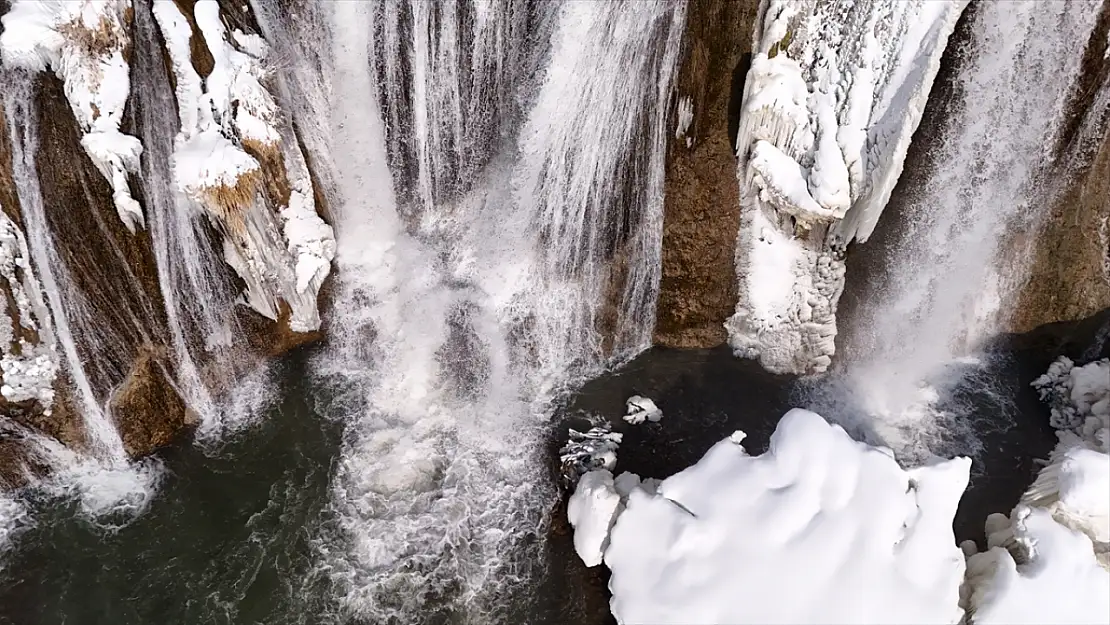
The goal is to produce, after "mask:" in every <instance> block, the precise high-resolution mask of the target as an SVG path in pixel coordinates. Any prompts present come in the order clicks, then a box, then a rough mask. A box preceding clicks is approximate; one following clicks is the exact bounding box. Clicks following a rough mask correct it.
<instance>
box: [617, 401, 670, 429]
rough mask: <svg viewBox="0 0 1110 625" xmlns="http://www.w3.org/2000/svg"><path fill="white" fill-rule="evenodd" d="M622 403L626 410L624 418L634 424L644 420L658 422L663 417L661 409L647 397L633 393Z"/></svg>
mask: <svg viewBox="0 0 1110 625" xmlns="http://www.w3.org/2000/svg"><path fill="white" fill-rule="evenodd" d="M624 404H625V409H626V411H627V414H625V415H624V420H625V421H627V422H629V423H632V424H634V425H635V424H639V423H643V422H644V420H647V421H651V422H652V423H658V422H659V420H660V419H662V418H663V411H662V410H660V409H659V406H656V405H655V402H653V401H651V399H649V398H647V397H641V396H639V395H633V396H632V397H629V398H628V399H627V400H625V402H624Z"/></svg>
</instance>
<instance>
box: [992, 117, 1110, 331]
mask: <svg viewBox="0 0 1110 625" xmlns="http://www.w3.org/2000/svg"><path fill="white" fill-rule="evenodd" d="M1107 307H1110V128H1108V131H1107V133H1106V135H1105V137H1104V139H1103V141H1102V145H1101V146H1100V147H1099V150H1098V153H1097V155H1096V156H1095V159H1094V162H1093V163H1091V165H1090V167H1088V168H1087V169H1086V171H1085V172H1082V173H1080V174H1079V175H1078V176H1077V177H1076V178H1075V179H1074V181H1073V182H1072V184H1069V185H1068V186H1067V190H1066V191H1065V192H1064V194H1063V195H1062V197H1060V198H1059V200H1057V201H1056V202H1055V203H1054V204H1053V207H1052V212H1051V213H1050V214H1049V215H1048V216H1047V218H1046V219H1045V222H1044V225H1043V227H1042V229H1041V231H1040V232H1039V234H1037V236H1036V238H1035V239H1034V243H1033V255H1032V266H1031V267H1030V271H1029V277H1028V280H1027V281H1026V283H1025V286H1024V288H1022V290H1021V291H1020V293H1019V296H1018V300H1017V306H1016V307H1015V311H1014V315H1013V317H1012V318H1011V320H1010V324H1009V325H1010V329H1011V330H1012V331H1014V332H1025V331H1028V330H1030V329H1032V328H1035V327H1037V326H1039V325H1042V324H1045V323H1051V322H1054V321H1071V320H1076V319H1082V318H1084V317H1086V316H1088V315H1090V314H1092V313H1094V312H1095V311H1098V310H1101V309H1103V308H1107Z"/></svg>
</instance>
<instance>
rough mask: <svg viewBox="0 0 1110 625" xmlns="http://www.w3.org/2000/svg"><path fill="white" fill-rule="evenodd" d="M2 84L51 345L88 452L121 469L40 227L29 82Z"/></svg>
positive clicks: (71, 306) (77, 308)
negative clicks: (49, 315)
mask: <svg viewBox="0 0 1110 625" xmlns="http://www.w3.org/2000/svg"><path fill="white" fill-rule="evenodd" d="M3 83H4V109H5V111H6V113H7V115H6V118H7V123H8V132H9V135H10V136H11V137H12V175H13V178H14V181H15V185H16V189H17V191H18V193H19V202H20V209H21V212H22V215H23V218H24V220H25V221H26V232H27V238H28V247H29V248H30V251H31V255H32V258H33V259H34V264H35V269H36V271H37V272H38V276H39V279H40V280H41V282H42V287H43V290H44V291H45V293H46V297H47V300H48V305H49V307H50V310H51V311H53V312H54V315H53V317H54V324H53V331H54V340H55V341H56V342H57V347H58V349H59V351H60V352H61V355H62V356H63V357H64V358H65V359H66V364H67V371H68V372H69V375H70V377H71V379H72V380H73V385H74V388H75V391H76V395H77V397H76V399H77V402H78V405H79V407H80V410H81V414H82V416H83V417H84V424H85V431H86V438H87V440H88V446H89V451H90V452H91V454H92V455H93V456H95V457H97V458H99V459H100V460H102V461H104V462H105V463H107V464H108V465H109V466H123V465H126V463H127V454H126V453H125V452H124V450H123V441H122V440H121V439H120V436H119V433H117V432H116V429H115V426H113V425H112V422H111V420H110V419H109V417H108V415H107V414H106V413H105V410H104V407H103V406H102V405H101V404H100V401H99V400H98V399H97V398H96V396H95V395H94V394H93V390H92V385H91V384H90V382H89V378H88V376H87V375H86V373H85V367H84V365H83V361H82V358H81V356H80V355H79V353H78V350H77V344H76V342H75V340H74V333H73V330H72V328H71V326H70V314H71V313H76V314H77V316H78V317H80V316H81V307H82V303H81V302H80V301H73V298H76V297H78V295H77V294H76V293H74V291H73V290H72V289H65V290H63V289H61V288H60V286H59V285H65V284H69V281H70V279H69V277H68V276H67V273H66V269H65V266H64V265H63V264H62V263H61V262H60V260H59V259H58V256H57V253H56V252H55V250H54V242H53V239H52V237H51V234H50V229H49V226H48V225H47V223H46V212H45V211H46V209H45V207H44V206H43V201H42V193H41V192H40V191H39V180H38V174H37V172H36V168H35V152H36V150H37V149H38V135H37V132H38V131H37V124H36V123H35V119H34V117H35V115H34V110H33V109H32V107H33V106H34V102H35V99H34V97H33V94H32V90H33V85H32V81H31V78H30V76H28V75H26V74H24V73H21V72H5V74H4V76H3Z"/></svg>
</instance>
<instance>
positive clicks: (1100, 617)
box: [968, 506, 1110, 625]
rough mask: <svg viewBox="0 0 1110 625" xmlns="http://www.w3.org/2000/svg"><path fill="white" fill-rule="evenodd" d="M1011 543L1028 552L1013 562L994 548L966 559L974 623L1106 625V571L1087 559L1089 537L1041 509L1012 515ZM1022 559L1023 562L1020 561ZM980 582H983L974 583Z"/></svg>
mask: <svg viewBox="0 0 1110 625" xmlns="http://www.w3.org/2000/svg"><path fill="white" fill-rule="evenodd" d="M1014 516H1015V518H1014V521H1013V528H1014V530H1013V538H1012V539H1013V540H1014V541H1015V543H1016V544H1017V545H1019V546H1020V547H1021V548H1023V549H1024V550H1025V552H1026V553H1027V554H1028V555H1027V556H1026V557H1027V558H1028V561H1025V562H1023V563H1019V562H1018V561H1016V560H1015V559H1014V557H1013V555H1011V553H1010V552H1009V551H1008V550H1007V549H1005V548H1003V547H1001V546H995V547H992V548H991V549H990V551H987V552H986V553H982V554H976V555H973V556H971V557H970V558H969V559H968V576H969V579H970V580H974V581H971V583H972V584H973V586H974V587H975V591H974V593H973V594H972V595H971V598H970V602H971V605H972V606H974V607H973V608H972V609H971V610H970V614H971V616H972V618H973V619H974V622H975V623H976V624H977V625H994V624H997V625H1021V624H1026V623H1027V624H1029V625H1040V624H1043V623H1053V624H1061V625H1063V624H1070V623H1091V624H1096V623H1107V622H1110V572H1108V571H1107V570H1106V569H1105V568H1103V567H1101V566H1099V565H1098V563H1097V562H1096V561H1095V558H1094V557H1092V555H1091V554H1092V545H1091V539H1090V538H1088V537H1087V536H1085V535H1084V534H1083V533H1082V532H1077V531H1074V530H1070V529H1068V528H1067V527H1065V526H1063V525H1061V524H1059V523H1057V522H1056V521H1054V520H1053V519H1052V516H1051V515H1050V514H1049V513H1048V512H1046V511H1044V510H1039V509H1034V508H1028V507H1024V506H1022V507H1019V508H1018V509H1017V510H1015V511H1014ZM1023 559H1024V558H1023ZM980 578H986V579H985V580H983V581H979V579H980Z"/></svg>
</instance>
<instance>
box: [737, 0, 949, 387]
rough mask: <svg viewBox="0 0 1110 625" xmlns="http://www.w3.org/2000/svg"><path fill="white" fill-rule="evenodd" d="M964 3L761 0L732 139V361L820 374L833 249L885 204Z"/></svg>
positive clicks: (839, 262) (835, 275)
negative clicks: (736, 218)
mask: <svg viewBox="0 0 1110 625" xmlns="http://www.w3.org/2000/svg"><path fill="white" fill-rule="evenodd" d="M966 4H967V2H966V0H953V1H932V0H881V1H877V2H866V3H864V2H859V3H803V2H796V1H794V0H767V1H765V2H764V3H763V7H764V9H765V10H764V11H763V12H762V13H761V15H762V19H761V21H760V22H759V23H758V24H757V25H756V35H755V51H754V55H753V58H752V64H751V68H750V70H749V71H748V75H747V79H746V82H745V86H744V100H743V104H742V107H743V111H742V114H741V124H740V129H739V133H738V136H737V143H736V145H737V157H738V169H737V177H738V179H739V183H740V205H741V227H740V232H739V234H738V236H737V244H736V270H737V277H738V280H739V287H740V289H739V299H738V302H737V306H736V312H735V314H734V315H733V317H732V318H731V319H729V321H728V322H727V323H726V327H727V329H728V331H729V342H730V344H731V345H732V347H733V349H734V350H735V351H736V353H737V354H738V355H741V356H744V357H750V358H758V359H759V360H760V362H761V363H762V364H763V366H764V367H766V368H767V369H769V370H771V371H775V372H782V373H807V372H819V371H824V370H825V369H826V368H828V366H829V364H830V363H831V357H832V355H833V353H834V344H833V340H834V337H835V336H836V304H837V301H838V299H839V298H840V293H841V291H842V290H843V286H844V262H843V249H844V247H845V246H846V245H847V244H848V243H850V242H851V241H852V240H860V241H863V240H866V239H867V237H868V236H869V235H870V233H871V231H872V230H873V229H874V227H875V224H876V222H877V220H878V218H879V215H880V214H881V212H882V210H883V208H884V207H885V206H886V203H887V200H888V199H889V197H890V193H891V191H892V190H893V188H894V184H895V183H896V182H897V180H898V177H899V176H900V175H901V172H902V162H903V160H904V158H905V155H906V151H907V149H908V147H909V143H910V138H911V137H912V135H913V132H914V131H915V130H916V128H917V125H918V123H919V122H920V120H921V115H922V112H923V111H924V107H925V102H926V100H927V99H928V95H929V90H930V88H931V87H932V83H933V79H934V78H935V77H936V73H937V70H938V69H939V64H940V58H941V55H942V53H943V51H944V48H945V46H946V44H947V41H948V37H949V35H950V34H951V32H952V30H953V28H954V27H955V24H956V20H957V19H958V18H959V16H960V14H961V12H962V11H963V9H964V7H965V6H966Z"/></svg>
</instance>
